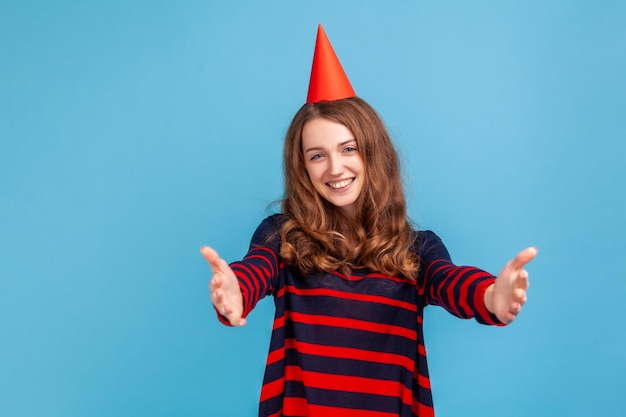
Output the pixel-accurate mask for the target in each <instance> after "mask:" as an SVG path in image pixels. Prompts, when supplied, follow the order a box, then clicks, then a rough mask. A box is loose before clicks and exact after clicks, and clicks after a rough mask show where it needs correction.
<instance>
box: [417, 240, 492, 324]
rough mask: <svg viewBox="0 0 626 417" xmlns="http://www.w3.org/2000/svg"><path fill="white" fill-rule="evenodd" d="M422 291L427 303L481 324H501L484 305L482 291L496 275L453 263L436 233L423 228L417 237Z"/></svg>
mask: <svg viewBox="0 0 626 417" xmlns="http://www.w3.org/2000/svg"><path fill="white" fill-rule="evenodd" d="M418 245H419V246H418V253H419V256H420V262H421V268H422V274H423V291H424V293H425V295H426V300H427V301H426V302H427V304H432V305H439V306H441V307H443V308H445V309H446V310H447V311H449V312H450V313H452V314H454V315H455V316H457V317H460V318H463V319H469V318H472V317H473V318H475V319H476V321H478V322H479V323H481V324H491V325H504V324H503V323H502V322H500V321H499V320H498V318H497V317H496V316H495V315H494V314H492V313H490V312H489V311H488V310H487V307H486V306H485V291H486V290H487V287H489V285H491V284H493V283H494V281H495V277H494V276H493V275H491V274H490V273H488V272H485V271H483V270H481V269H479V268H476V267H473V266H456V265H454V264H453V263H452V260H451V259H450V254H449V253H448V250H447V249H446V247H445V245H444V244H443V242H442V241H441V239H440V238H439V236H437V235H436V234H435V233H433V232H431V231H425V232H421V233H420V237H419V239H418Z"/></svg>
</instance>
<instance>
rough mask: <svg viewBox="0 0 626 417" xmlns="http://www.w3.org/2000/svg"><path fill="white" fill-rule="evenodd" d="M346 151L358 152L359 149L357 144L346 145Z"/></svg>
mask: <svg viewBox="0 0 626 417" xmlns="http://www.w3.org/2000/svg"><path fill="white" fill-rule="evenodd" d="M343 151H344V152H356V151H358V149H357V148H356V146H346V147H345V148H344V149H343Z"/></svg>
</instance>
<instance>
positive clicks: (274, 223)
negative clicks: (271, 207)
mask: <svg viewBox="0 0 626 417" xmlns="http://www.w3.org/2000/svg"><path fill="white" fill-rule="evenodd" d="M285 221H286V218H285V216H284V215H283V214H281V213H275V214H272V215H270V216H267V217H266V218H265V219H263V221H261V224H259V226H258V227H257V228H256V231H255V232H254V234H253V235H252V241H251V242H250V247H251V248H252V247H258V246H267V247H270V248H272V249H276V248H280V229H281V227H282V225H283V224H284V223H285Z"/></svg>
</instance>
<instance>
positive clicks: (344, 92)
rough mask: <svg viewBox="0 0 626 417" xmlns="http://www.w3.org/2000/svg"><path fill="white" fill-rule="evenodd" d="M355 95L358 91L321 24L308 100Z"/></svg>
mask: <svg viewBox="0 0 626 417" xmlns="http://www.w3.org/2000/svg"><path fill="white" fill-rule="evenodd" d="M355 96H356V93H355V92H354V90H353V89H352V85H350V81H349V80H348V77H347V76H346V73H345V72H344V70H343V68H342V67H341V63H340V62H339V59H338V58H337V55H336V54H335V51H334V50H333V47H332V45H331V44H330V41H329V40H328V37H326V32H324V28H323V27H322V25H319V26H318V27H317V40H316V42H315V53H314V54H313V66H312V68H311V80H310V81H309V94H308V95H307V99H306V102H307V103H317V102H318V101H324V100H327V101H332V100H341V99H343V98H350V97H355Z"/></svg>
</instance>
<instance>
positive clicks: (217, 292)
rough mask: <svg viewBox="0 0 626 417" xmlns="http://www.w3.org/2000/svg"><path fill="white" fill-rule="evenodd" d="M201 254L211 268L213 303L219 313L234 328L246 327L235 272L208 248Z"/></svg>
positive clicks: (203, 249) (241, 297)
mask: <svg viewBox="0 0 626 417" xmlns="http://www.w3.org/2000/svg"><path fill="white" fill-rule="evenodd" d="M200 252H201V253H202V255H203V256H204V258H205V259H206V260H207V262H208V263H209V265H210V266H211V270H212V272H213V277H212V278H211V281H209V290H211V302H212V303H213V305H214V306H215V308H216V309H217V311H218V312H219V313H220V314H221V315H222V316H224V317H226V318H227V319H228V321H229V322H230V324H231V325H233V326H244V325H245V324H246V319H244V318H243V317H241V316H242V315H243V296H242V295H241V290H240V289H239V281H238V280H237V277H236V276H235V273H234V272H233V270H232V269H231V268H230V266H228V264H227V263H226V261H225V260H223V259H222V258H220V257H219V255H218V254H217V252H216V251H215V250H213V249H212V248H210V247H208V246H203V247H202V248H201V249H200Z"/></svg>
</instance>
